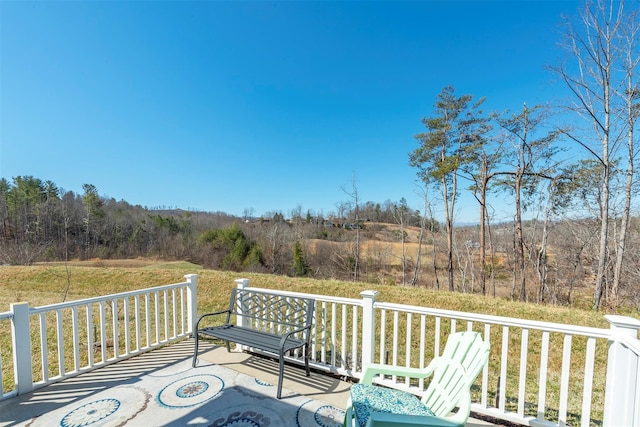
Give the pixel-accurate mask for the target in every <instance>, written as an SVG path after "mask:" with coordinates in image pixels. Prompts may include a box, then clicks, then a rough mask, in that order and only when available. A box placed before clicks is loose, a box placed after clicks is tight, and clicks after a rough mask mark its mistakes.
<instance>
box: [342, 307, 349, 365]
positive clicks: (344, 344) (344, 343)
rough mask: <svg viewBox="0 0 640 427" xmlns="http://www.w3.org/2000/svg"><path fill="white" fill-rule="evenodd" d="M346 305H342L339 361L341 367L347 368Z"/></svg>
mask: <svg viewBox="0 0 640 427" xmlns="http://www.w3.org/2000/svg"><path fill="white" fill-rule="evenodd" d="M347 356H348V355H347V305H346V304H344V305H343V306H342V345H341V347H340V361H341V362H340V363H341V364H342V368H343V369H349V366H348V365H347Z"/></svg>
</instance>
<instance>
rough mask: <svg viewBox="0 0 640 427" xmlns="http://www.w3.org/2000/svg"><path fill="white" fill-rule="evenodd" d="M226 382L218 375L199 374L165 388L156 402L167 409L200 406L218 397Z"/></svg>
mask: <svg viewBox="0 0 640 427" xmlns="http://www.w3.org/2000/svg"><path fill="white" fill-rule="evenodd" d="M223 389H224V381H223V380H222V379H221V378H220V377H218V376H217V375H211V374H199V375H192V376H190V377H185V378H181V379H179V380H177V381H174V382H172V383H170V384H169V385H167V386H166V387H164V388H163V389H162V390H161V391H160V393H158V396H157V397H156V400H157V401H158V403H159V404H160V406H164V407H167V408H186V407H189V406H195V405H199V404H201V403H204V402H206V401H207V400H210V399H213V398H214V397H216V396H218V395H219V394H220V392H222V390H223Z"/></svg>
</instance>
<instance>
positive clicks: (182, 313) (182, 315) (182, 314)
mask: <svg viewBox="0 0 640 427" xmlns="http://www.w3.org/2000/svg"><path fill="white" fill-rule="evenodd" d="M184 293H185V288H184V287H181V288H180V335H182V334H185V333H186V332H187V330H186V328H185V322H184V320H185V317H186V315H187V313H186V312H185V306H184V298H185V295H184Z"/></svg>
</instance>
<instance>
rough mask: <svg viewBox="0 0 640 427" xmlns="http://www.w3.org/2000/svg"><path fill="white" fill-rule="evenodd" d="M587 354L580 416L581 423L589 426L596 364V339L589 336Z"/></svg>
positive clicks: (583, 426) (586, 426) (583, 425)
mask: <svg viewBox="0 0 640 427" xmlns="http://www.w3.org/2000/svg"><path fill="white" fill-rule="evenodd" d="M586 352H587V354H586V355H585V362H584V383H583V384H584V385H583V389H582V411H581V412H580V413H581V414H582V416H581V417H580V425H581V426H582V427H588V426H589V424H590V422H589V421H590V420H591V396H592V393H593V367H594V364H595V354H596V339H595V338H593V337H589V338H587V349H586Z"/></svg>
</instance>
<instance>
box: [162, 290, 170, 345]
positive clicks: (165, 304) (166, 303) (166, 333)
mask: <svg viewBox="0 0 640 427" xmlns="http://www.w3.org/2000/svg"><path fill="white" fill-rule="evenodd" d="M162 302H163V311H164V313H163V314H164V316H163V319H164V339H163V340H162V342H167V341H169V291H167V290H165V291H164V292H162Z"/></svg>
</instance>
